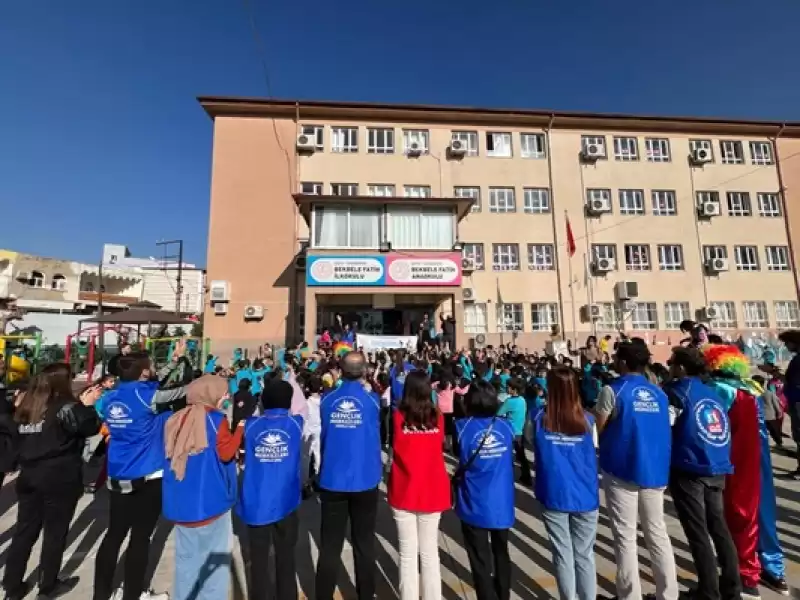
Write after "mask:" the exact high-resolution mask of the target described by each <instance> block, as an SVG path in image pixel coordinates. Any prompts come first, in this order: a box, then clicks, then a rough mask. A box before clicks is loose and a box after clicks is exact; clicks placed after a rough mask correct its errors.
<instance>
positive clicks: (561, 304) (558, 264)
mask: <svg viewBox="0 0 800 600" xmlns="http://www.w3.org/2000/svg"><path fill="white" fill-rule="evenodd" d="M555 120H556V115H555V113H550V120H549V121H548V123H547V129H545V132H546V135H547V177H548V179H549V181H548V184H549V185H548V187H549V188H550V218H551V222H552V224H553V249H554V252H553V255H554V258H555V263H556V265H555V266H556V286H558V312H559V321H560V323H561V340H562V341H564V340H566V339H567V321H566V318H565V313H564V290H563V289H562V287H561V259H560V253H559V251H558V250H559V244H558V226H557V225H556V211H555V205H556V201H555V193H554V191H553V144H552V141H551V137H552V135H551V134H552V131H553V123H555ZM570 285H572V282H571V281H570ZM571 310H573V311H574V310H575V307H574V306H572V307H571ZM576 333H577V332H575V331H573V332H572V336H573V337H575V335H576Z"/></svg>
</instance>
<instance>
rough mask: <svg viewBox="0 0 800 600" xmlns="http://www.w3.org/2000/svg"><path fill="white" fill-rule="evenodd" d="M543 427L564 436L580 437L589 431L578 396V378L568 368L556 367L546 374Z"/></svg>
mask: <svg viewBox="0 0 800 600" xmlns="http://www.w3.org/2000/svg"><path fill="white" fill-rule="evenodd" d="M544 427H545V429H547V430H548V431H552V432H553V433H563V434H564V435H581V434H584V433H586V432H587V431H588V430H589V427H588V425H587V423H586V415H585V414H584V412H583V406H582V405H581V398H580V395H579V394H578V376H577V375H576V374H575V371H573V370H572V369H570V368H569V367H562V366H556V367H553V368H552V369H550V370H549V371H548V372H547V407H546V408H545V413H544Z"/></svg>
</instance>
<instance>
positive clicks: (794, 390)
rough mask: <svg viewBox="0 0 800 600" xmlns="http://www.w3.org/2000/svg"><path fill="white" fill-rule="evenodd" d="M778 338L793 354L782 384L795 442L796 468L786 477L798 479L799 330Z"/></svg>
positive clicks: (799, 414)
mask: <svg viewBox="0 0 800 600" xmlns="http://www.w3.org/2000/svg"><path fill="white" fill-rule="evenodd" d="M778 339H779V340H780V341H782V342H783V343H784V344H785V345H786V349H787V350H788V351H789V352H791V353H792V354H794V356H793V357H792V360H791V361H789V366H788V367H787V368H786V375H785V378H784V384H783V394H784V396H786V402H787V404H788V410H787V412H788V413H789V424H790V426H791V430H792V440H793V441H794V443H795V444H797V469H795V470H794V471H792V472H791V473H789V474H788V475H787V477H788V478H790V479H793V480H795V481H800V330H797V329H791V330H789V331H784V332H783V333H781V334H780V335H779V336H778Z"/></svg>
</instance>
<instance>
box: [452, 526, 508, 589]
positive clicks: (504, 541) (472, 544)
mask: <svg viewBox="0 0 800 600" xmlns="http://www.w3.org/2000/svg"><path fill="white" fill-rule="evenodd" d="M461 533H462V534H463V536H464V546H465V548H466V550H467V557H468V558H469V567H470V569H471V570H472V580H473V582H474V583H475V594H476V595H477V598H478V600H509V599H510V598H511V559H510V558H509V556H508V529H483V528H481V527H474V526H472V525H469V524H467V523H465V522H464V521H461ZM492 571H494V576H492Z"/></svg>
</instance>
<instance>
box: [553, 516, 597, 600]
mask: <svg viewBox="0 0 800 600" xmlns="http://www.w3.org/2000/svg"><path fill="white" fill-rule="evenodd" d="M542 520H543V521H544V527H545V529H546V530H547V535H548V537H549V538H550V544H551V546H552V550H553V566H554V567H555V569H556V582H557V583H558V593H559V596H560V597H561V600H573V599H574V598H575V596H576V588H577V597H578V600H595V598H596V595H597V592H596V589H597V574H596V571H595V565H594V540H595V536H596V535H597V511H596V510H593V511H589V512H581V513H566V512H559V511H555V510H544V511H542Z"/></svg>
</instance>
